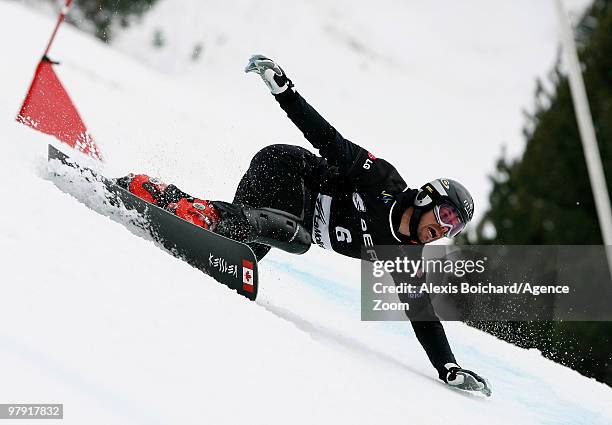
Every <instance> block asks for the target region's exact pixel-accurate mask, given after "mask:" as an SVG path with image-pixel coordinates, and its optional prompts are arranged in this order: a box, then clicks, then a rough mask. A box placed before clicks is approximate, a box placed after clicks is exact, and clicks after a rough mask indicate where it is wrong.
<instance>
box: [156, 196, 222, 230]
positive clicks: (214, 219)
mask: <svg viewBox="0 0 612 425" xmlns="http://www.w3.org/2000/svg"><path fill="white" fill-rule="evenodd" d="M167 209H168V210H170V211H172V212H174V214H176V215H177V216H179V217H180V218H182V219H183V220H186V221H188V222H190V223H193V224H195V225H196V226H200V227H203V228H205V229H208V230H213V231H214V230H215V228H216V227H217V225H218V224H219V220H220V217H219V212H218V211H217V210H216V209H215V207H213V206H212V204H211V203H210V202H208V201H205V200H203V199H197V198H195V199H194V198H182V199H181V200H179V201H178V202H175V203H174V202H173V203H170V204H168V208H167Z"/></svg>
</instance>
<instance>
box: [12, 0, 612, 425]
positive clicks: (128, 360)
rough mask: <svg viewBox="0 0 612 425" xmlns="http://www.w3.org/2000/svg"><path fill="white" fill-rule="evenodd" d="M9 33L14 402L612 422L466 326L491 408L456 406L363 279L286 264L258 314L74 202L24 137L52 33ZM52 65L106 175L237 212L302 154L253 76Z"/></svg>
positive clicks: (186, 418) (85, 63) (127, 61)
mask: <svg viewBox="0 0 612 425" xmlns="http://www.w3.org/2000/svg"><path fill="white" fill-rule="evenodd" d="M0 15H1V16H2V17H3V20H4V21H5V25H2V26H0V40H2V42H1V43H2V44H1V47H2V51H3V53H4V55H5V57H6V58H7V59H8V60H6V61H5V62H4V63H3V65H2V68H1V69H2V71H1V72H0V76H1V78H0V93H2V96H1V97H0V134H1V136H2V147H3V155H2V156H1V157H0V181H2V185H0V199H2V200H3V203H4V205H3V208H2V220H0V247H1V248H0V249H1V251H0V255H1V258H2V262H1V265H2V280H1V281H0V377H1V378H0V379H1V380H0V402H2V403H8V402H22V403H23V402H32V403H33V402H44V403H53V402H56V403H64V406H65V419H64V423H70V424H83V423H88V424H94V423H100V424H108V423H121V424H123V423H125V424H128V423H129V424H132V423H134V424H155V423H159V424H168V423H181V424H189V423H200V424H201V423H206V424H208V423H214V424H236V423H245V422H247V421H248V422H249V423H254V424H281V423H304V424H311V423H359V424H362V423H363V424H372V423H384V422H410V423H418V424H448V423H461V424H462V423H473V424H490V423H496V424H517V423H521V424H585V425H586V424H589V425H592V424H597V425H603V424H610V423H612V409H611V407H610V406H612V391H611V390H610V388H609V387H607V386H605V385H603V384H600V383H597V382H595V381H593V380H589V379H586V378H584V377H582V376H580V375H579V374H577V373H576V372H573V371H571V370H569V369H567V368H564V367H561V366H558V365H556V364H554V363H552V362H550V361H548V360H546V359H543V358H541V357H540V356H539V354H538V353H537V352H535V351H527V350H521V349H518V348H516V347H513V346H511V345H509V344H506V343H504V342H501V341H498V340H496V339H495V338H492V337H491V336H488V335H486V334H484V333H482V332H479V331H476V330H473V329H470V328H468V327H466V326H463V325H461V324H456V323H448V324H447V325H446V329H447V332H448V334H449V338H450V340H451V344H452V345H453V347H454V350H455V354H456V355H457V357H458V359H459V361H460V362H461V364H462V365H464V366H466V367H468V368H474V369H476V370H478V371H479V372H481V373H482V374H483V375H485V376H487V377H488V378H489V379H490V381H491V382H492V384H493V389H494V394H493V396H492V397H491V398H490V399H482V398H481V397H477V396H471V395H466V394H462V393H458V392H455V391H452V390H450V389H448V388H446V387H445V386H444V385H443V384H441V383H440V382H439V381H438V380H437V377H436V374H435V372H434V370H433V369H432V368H431V366H430V364H429V362H428V360H427V358H426V357H425V355H424V353H423V352H422V350H421V348H420V346H419V344H418V342H417V341H416V339H415V338H414V335H413V333H412V330H411V328H410V326H409V324H407V323H364V322H360V321H359V293H360V291H359V264H358V263H357V262H354V261H352V260H349V259H344V258H342V257H339V256H330V255H325V253H324V252H323V251H321V250H318V249H316V248H313V249H312V250H311V251H310V252H308V253H307V254H306V255H304V256H301V257H295V256H290V255H287V254H284V253H282V252H278V251H276V252H273V253H271V255H270V256H269V257H266V259H265V261H263V262H262V263H261V282H262V284H261V288H260V296H259V298H258V301H257V302H256V303H252V302H248V301H247V300H245V299H242V298H241V297H238V296H236V294H235V293H233V292H231V291H229V290H227V289H226V288H224V287H222V286H221V285H219V284H217V283H215V282H214V281H211V280H210V279H209V278H207V277H206V276H204V275H202V274H201V273H200V272H199V271H197V270H195V269H193V268H190V267H189V266H187V265H186V264H185V263H183V262H181V261H179V260H177V259H175V258H173V257H171V256H170V255H168V254H167V253H165V252H163V251H161V250H160V249H158V248H157V247H156V246H155V244H154V243H153V242H151V241H150V240H148V239H146V238H140V237H137V236H135V235H134V234H132V233H131V232H130V231H128V230H127V229H126V228H125V227H124V226H122V225H121V224H119V223H117V222H116V221H113V220H110V219H109V218H108V217H106V216H104V215H100V214H97V213H94V212H92V210H91V209H89V208H87V207H86V206H84V205H83V204H82V203H81V202H79V201H78V200H76V199H75V198H73V197H71V196H69V195H67V194H65V193H63V192H61V191H60V190H58V188H57V187H56V186H55V185H54V184H53V182H52V181H51V179H50V176H49V172H48V170H47V167H46V162H45V152H46V143H47V142H49V141H51V139H50V138H48V137H46V136H44V135H41V134H38V133H36V132H34V131H32V130H30V129H28V128H25V127H22V126H19V125H18V124H16V123H15V122H14V121H13V119H14V116H15V114H16V111H17V110H18V108H19V105H20V103H21V101H22V99H23V95H24V93H25V91H26V89H27V86H28V84H29V82H30V78H31V75H32V72H33V70H34V67H35V63H36V60H37V56H38V54H39V52H41V51H42V49H43V48H44V44H45V41H46V37H47V36H48V33H49V31H50V29H51V28H52V26H53V20H52V19H49V18H46V17H43V16H39V15H37V14H35V13H32V12H31V11H29V10H28V9H25V8H23V7H21V6H20V5H19V4H16V3H14V2H7V1H0ZM20 34H27V36H24V35H20ZM13 40H18V42H13ZM52 56H53V57H55V58H58V59H61V61H62V65H61V66H60V67H59V68H58V73H59V75H60V78H62V79H63V81H64V83H65V85H66V86H67V88H68V90H69V91H70V93H71V94H72V96H73V98H74V100H75V102H76V103H77V105H78V106H79V108H80V111H81V113H82V115H83V116H84V118H85V121H86V123H87V124H88V125H89V127H90V130H91V131H92V133H93V134H94V137H96V139H97V140H98V141H99V145H100V147H101V149H102V151H103V154H104V155H105V157H106V158H107V163H106V164H105V172H106V173H107V174H109V175H119V174H121V173H125V172H128V171H147V172H149V173H152V174H157V175H159V176H160V177H162V178H164V179H166V180H168V181H173V182H175V183H176V184H178V185H179V186H180V187H182V188H184V189H185V190H186V191H188V192H193V193H197V194H202V195H203V196H207V197H211V198H229V197H230V196H231V194H232V192H233V189H234V186H235V184H236V183H237V181H238V178H239V177H240V174H241V172H243V171H244V169H245V168H246V166H247V165H248V159H249V157H250V156H251V155H252V154H253V153H254V152H256V151H257V150H258V149H259V148H260V147H262V146H263V145H265V144H267V143H271V142H286V143H301V141H300V137H299V136H298V134H297V132H296V131H295V130H294V129H291V128H290V126H288V125H287V123H284V122H283V117H282V116H281V115H282V114H280V113H279V111H278V108H277V106H276V105H275V103H274V101H273V100H272V99H271V98H269V96H268V95H267V94H266V89H265V87H263V86H262V84H261V83H260V82H259V81H253V79H250V78H246V77H244V78H243V76H242V75H241V71H240V69H238V70H235V69H228V70H227V71H226V72H227V74H223V75H217V76H215V77H214V78H211V79H210V81H206V80H201V79H200V80H199V82H198V83H197V84H194V83H193V81H183V80H180V79H175V78H171V77H169V76H168V75H165V74H160V73H156V72H155V71H151V70H150V69H149V68H147V67H145V66H144V65H142V64H141V63H140V62H137V61H134V60H133V59H131V58H129V57H126V56H124V55H122V54H119V53H117V52H116V51H114V50H112V49H110V48H109V47H107V46H103V45H100V44H99V43H98V42H97V41H95V40H93V39H91V38H89V37H86V36H84V35H83V34H82V33H78V32H77V31H75V30H73V29H72V28H69V27H64V28H62V30H61V32H60V35H59V37H58V40H57V43H56V46H55V48H54V50H53V54H52ZM232 60H236V62H238V61H239V59H237V58H236V59H232ZM240 60H242V59H240ZM210 72H212V71H210ZM305 80H306V79H305ZM238 100H240V101H238ZM270 117H273V118H270ZM340 119H347V118H342V117H340ZM285 121H286V120H285ZM277 127H278V128H279V129H280V130H279V129H277ZM389 152H391V150H389Z"/></svg>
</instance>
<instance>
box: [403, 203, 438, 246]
mask: <svg viewBox="0 0 612 425" xmlns="http://www.w3.org/2000/svg"><path fill="white" fill-rule="evenodd" d="M432 208H433V205H431V204H430V205H427V206H426V207H417V206H416V205H413V206H412V216H411V217H410V223H409V230H410V236H409V237H410V239H411V241H412V242H415V243H418V244H424V243H425V242H423V241H421V239H420V238H419V223H420V222H421V217H423V214H425V213H426V212H427V211H429V210H430V209H432Z"/></svg>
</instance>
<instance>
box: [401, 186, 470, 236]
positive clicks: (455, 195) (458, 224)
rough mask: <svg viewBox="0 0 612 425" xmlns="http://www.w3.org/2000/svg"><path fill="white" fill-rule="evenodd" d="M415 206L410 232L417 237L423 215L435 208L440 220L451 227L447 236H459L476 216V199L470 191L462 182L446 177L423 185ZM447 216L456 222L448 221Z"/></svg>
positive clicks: (437, 217) (415, 200)
mask: <svg viewBox="0 0 612 425" xmlns="http://www.w3.org/2000/svg"><path fill="white" fill-rule="evenodd" d="M413 207H414V213H413V214H412V217H411V219H410V234H411V235H415V236H416V237H417V238H418V236H417V235H418V233H417V231H418V225H419V222H420V221H421V216H422V215H423V214H424V213H426V212H427V211H429V210H432V209H433V210H434V213H435V214H436V219H437V220H438V222H439V223H440V224H442V225H443V226H445V227H448V228H449V232H448V233H449V234H448V235H447V236H450V237H453V236H457V235H458V234H459V232H461V230H463V228H464V227H465V226H466V225H467V223H469V221H470V220H471V219H472V217H473V216H474V200H473V199H472V195H470V192H469V191H468V190H467V189H466V188H465V187H464V186H463V185H462V184H461V183H459V182H457V181H455V180H451V179H445V178H442V179H436V180H433V181H431V182H429V183H427V184H424V185H423V186H421V189H419V191H418V193H417V195H416V197H415V199H414V205H413ZM447 207H448V208H447ZM446 216H448V217H451V220H454V222H448V221H446V220H445V217H446Z"/></svg>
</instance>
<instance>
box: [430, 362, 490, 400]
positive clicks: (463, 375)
mask: <svg viewBox="0 0 612 425" xmlns="http://www.w3.org/2000/svg"><path fill="white" fill-rule="evenodd" d="M440 378H442V380H443V381H444V382H446V383H447V384H448V385H450V386H451V387H455V388H459V389H460V390H465V391H480V392H481V393H483V394H485V395H486V396H487V397H489V396H490V395H491V386H490V384H489V382H488V381H487V380H486V379H485V378H483V377H481V376H478V375H477V374H476V373H474V372H472V371H471V370H467V369H462V368H461V367H460V366H459V365H457V364H455V363H447V364H445V365H444V370H443V371H440Z"/></svg>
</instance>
